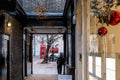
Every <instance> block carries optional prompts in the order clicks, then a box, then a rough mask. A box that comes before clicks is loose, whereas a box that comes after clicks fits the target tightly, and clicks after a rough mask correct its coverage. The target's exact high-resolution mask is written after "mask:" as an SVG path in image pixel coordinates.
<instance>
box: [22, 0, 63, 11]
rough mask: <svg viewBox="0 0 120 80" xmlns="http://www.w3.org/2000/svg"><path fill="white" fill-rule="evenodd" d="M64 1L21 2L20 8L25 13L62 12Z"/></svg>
mask: <svg viewBox="0 0 120 80" xmlns="http://www.w3.org/2000/svg"><path fill="white" fill-rule="evenodd" d="M64 6H65V0H23V3H22V7H23V8H24V10H25V11H26V12H39V11H41V10H44V12H63V11H64Z"/></svg>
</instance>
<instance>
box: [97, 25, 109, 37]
mask: <svg viewBox="0 0 120 80" xmlns="http://www.w3.org/2000/svg"><path fill="white" fill-rule="evenodd" d="M106 34H107V28H105V27H100V28H99V29H98V35H100V36H104V35H106Z"/></svg>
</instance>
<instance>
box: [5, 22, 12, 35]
mask: <svg viewBox="0 0 120 80" xmlns="http://www.w3.org/2000/svg"><path fill="white" fill-rule="evenodd" d="M11 27H12V23H11V22H7V23H6V30H7V32H8V33H11V32H12V29H11Z"/></svg>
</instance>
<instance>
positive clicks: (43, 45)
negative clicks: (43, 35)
mask: <svg viewBox="0 0 120 80" xmlns="http://www.w3.org/2000/svg"><path fill="white" fill-rule="evenodd" d="M45 55H46V45H45V44H41V45H40V59H42V58H44V56H45Z"/></svg>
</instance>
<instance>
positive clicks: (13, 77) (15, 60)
mask: <svg viewBox="0 0 120 80" xmlns="http://www.w3.org/2000/svg"><path fill="white" fill-rule="evenodd" d="M8 22H11V24H12V26H11V27H9V28H8V27H7V25H6V24H7V23H8ZM4 29H5V34H8V35H9V36H10V46H9V47H10V49H9V50H10V60H9V62H10V80H22V52H23V50H22V46H23V45H22V44H23V42H22V40H23V28H22V24H20V23H19V22H18V21H17V20H16V19H15V18H14V17H12V16H10V15H8V14H5V24H4Z"/></svg>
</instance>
